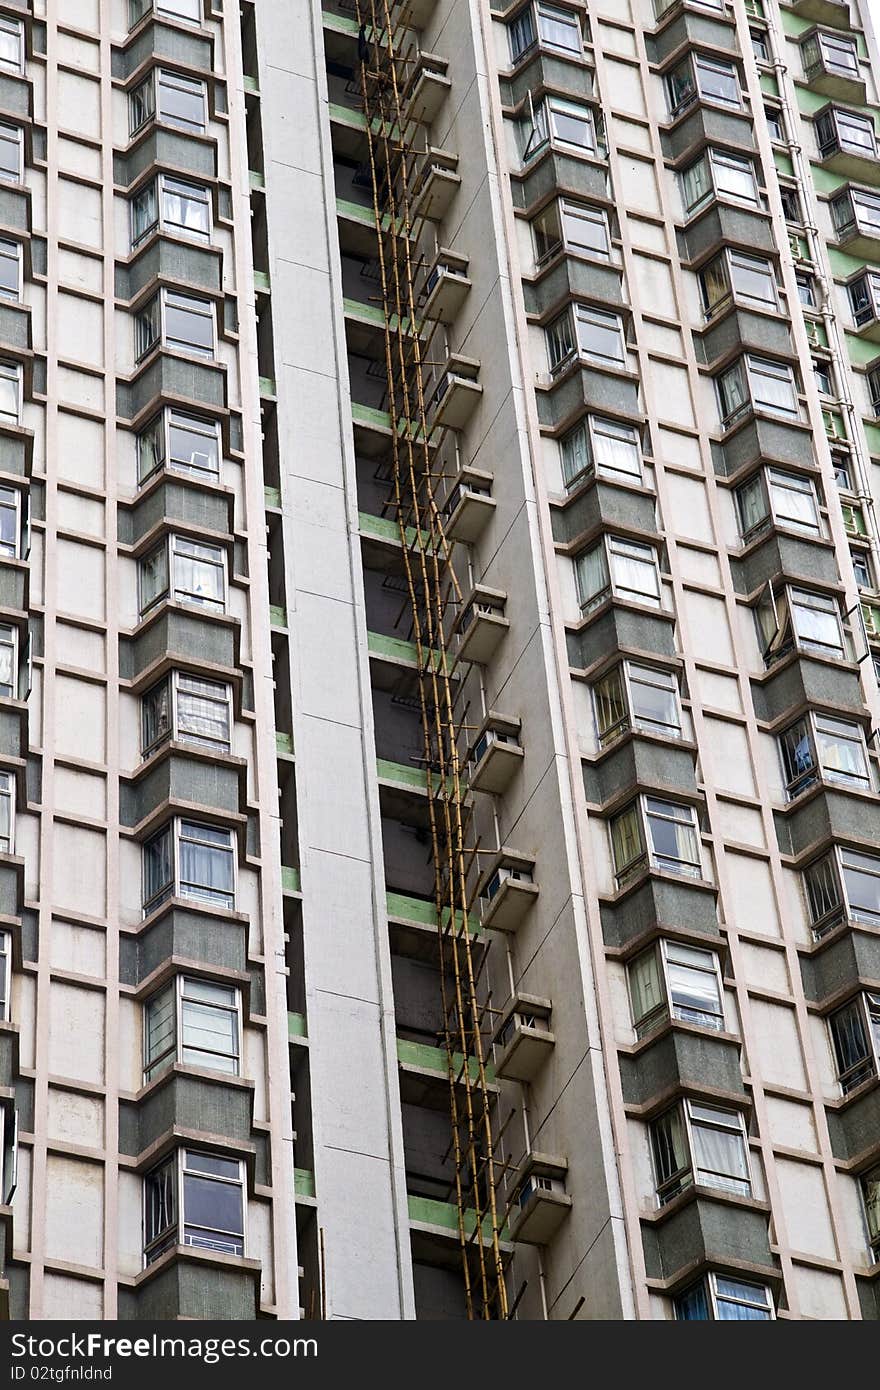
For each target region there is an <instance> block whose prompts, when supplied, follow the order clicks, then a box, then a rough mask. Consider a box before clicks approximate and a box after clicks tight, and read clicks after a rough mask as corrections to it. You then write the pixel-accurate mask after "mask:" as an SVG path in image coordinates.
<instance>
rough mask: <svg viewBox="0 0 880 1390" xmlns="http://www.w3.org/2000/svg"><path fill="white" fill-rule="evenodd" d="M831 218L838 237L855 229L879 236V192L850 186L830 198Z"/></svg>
mask: <svg viewBox="0 0 880 1390" xmlns="http://www.w3.org/2000/svg"><path fill="white" fill-rule="evenodd" d="M831 218H832V221H833V222H834V228H835V231H836V232H837V235H838V237H841V238H842V237H844V236H845V235H847V234H851V233H852V232H853V231H855V230H858V231H860V232H863V233H865V234H866V235H868V236H872V237H880V194H878V193H871V192H869V191H868V190H867V189H865V188H850V189H848V190H847V191H846V192H845V193H843V194H842V195H841V196H840V197H839V198H834V199H833V200H832V202H831Z"/></svg>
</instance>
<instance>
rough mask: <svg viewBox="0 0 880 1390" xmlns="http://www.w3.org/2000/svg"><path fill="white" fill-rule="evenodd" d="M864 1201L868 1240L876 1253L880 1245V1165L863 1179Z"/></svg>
mask: <svg viewBox="0 0 880 1390" xmlns="http://www.w3.org/2000/svg"><path fill="white" fill-rule="evenodd" d="M861 1187H862V1200H863V1201H864V1204H865V1219H866V1221H867V1223H868V1240H869V1241H870V1243H871V1246H872V1247H873V1249H874V1250H875V1251H876V1249H877V1247H878V1245H880V1164H878V1165H877V1167H876V1168H872V1169H871V1171H870V1172H869V1173H863V1174H862V1177H861Z"/></svg>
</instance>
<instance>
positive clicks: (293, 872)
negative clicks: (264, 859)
mask: <svg viewBox="0 0 880 1390" xmlns="http://www.w3.org/2000/svg"><path fill="white" fill-rule="evenodd" d="M281 888H282V891H283V892H285V893H298V892H299V891H300V878H299V869H293V868H291V867H290V865H289V864H282V865H281Z"/></svg>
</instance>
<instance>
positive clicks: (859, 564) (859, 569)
mask: <svg viewBox="0 0 880 1390" xmlns="http://www.w3.org/2000/svg"><path fill="white" fill-rule="evenodd" d="M849 558H850V559H851V560H852V567H853V574H854V575H855V581H856V584H857V585H858V587H859V588H860V589H868V590H870V591H871V592H872V593H873V592H874V591H875V590H876V588H877V585H876V583H875V582H874V572H873V569H872V566H871V557H870V555H869V554H868V552H867V551H866V550H856V549H854V548H853V547H852V546H850V551H849Z"/></svg>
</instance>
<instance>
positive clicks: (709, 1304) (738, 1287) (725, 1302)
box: [675, 1274, 775, 1322]
mask: <svg viewBox="0 0 880 1390" xmlns="http://www.w3.org/2000/svg"><path fill="white" fill-rule="evenodd" d="M675 1316H676V1318H677V1319H678V1320H679V1321H680V1322H705V1321H707V1320H709V1321H714V1322H769V1321H770V1320H771V1319H772V1318H774V1317H775V1313H774V1311H773V1300H772V1298H771V1297H770V1290H769V1289H768V1288H767V1287H766V1286H765V1285H764V1284H745V1283H743V1281H742V1280H741V1279H729V1278H728V1277H727V1275H726V1274H709V1275H707V1277H706V1278H705V1279H701V1280H700V1282H699V1283H698V1284H692V1285H691V1287H690V1288H689V1289H686V1290H685V1292H684V1293H682V1294H679V1295H678V1297H677V1298H676V1299H675Z"/></svg>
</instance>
